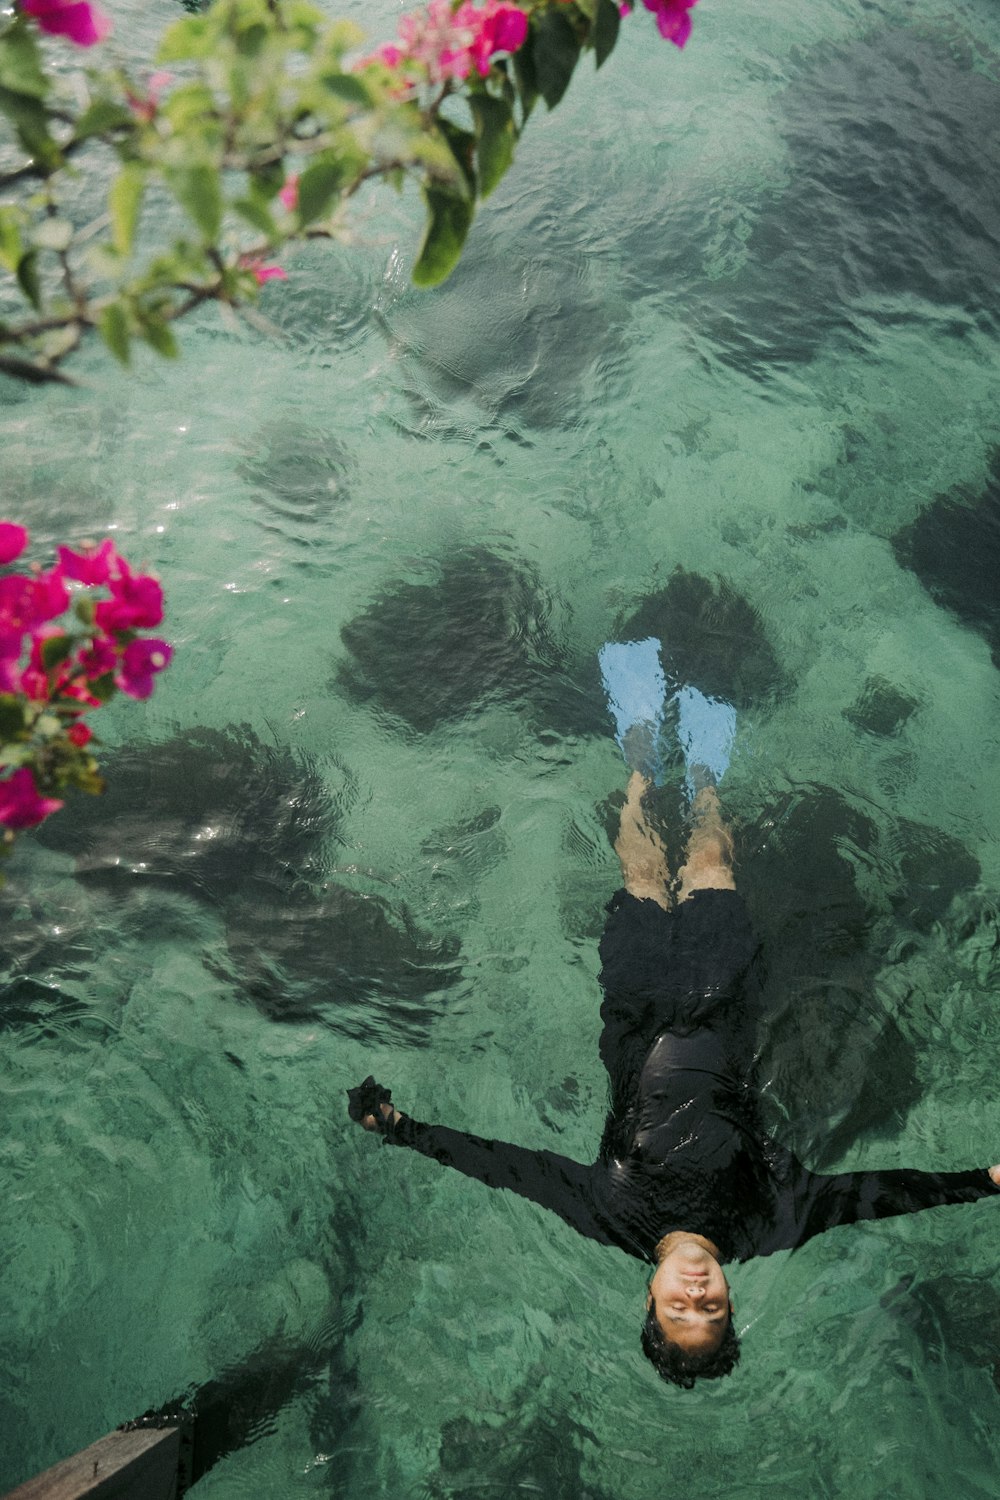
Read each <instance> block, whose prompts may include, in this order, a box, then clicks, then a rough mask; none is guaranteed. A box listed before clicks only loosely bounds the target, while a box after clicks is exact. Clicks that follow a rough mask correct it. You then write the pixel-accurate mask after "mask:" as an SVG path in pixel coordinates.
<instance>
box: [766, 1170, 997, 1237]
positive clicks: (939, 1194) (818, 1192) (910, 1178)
mask: <svg viewBox="0 0 1000 1500" xmlns="http://www.w3.org/2000/svg"><path fill="white" fill-rule="evenodd" d="M796 1165H797V1166H798V1173H796V1174H795V1177H794V1178H793V1182H792V1183H791V1184H790V1186H791V1187H792V1193H793V1200H794V1221H795V1233H794V1243H795V1244H798V1245H802V1244H805V1242H806V1240H811V1239H812V1238H813V1236H814V1235H817V1234H822V1233H823V1232H824V1231H825V1230H827V1229H834V1228H836V1227H837V1225H838V1224H856V1223H858V1222H859V1221H860V1220H863V1219H889V1218H893V1217H894V1216H896V1215H899V1214H912V1213H919V1211H920V1210H921V1209H924V1208H938V1207H940V1206H941V1205H943V1204H946V1203H975V1202H976V1201H977V1200H978V1199H980V1198H992V1197H996V1196H997V1195H998V1194H1000V1189H998V1188H997V1187H995V1186H994V1184H993V1181H992V1179H991V1178H990V1174H989V1172H988V1171H987V1169H986V1168H985V1167H976V1168H973V1169H972V1170H971V1171H967V1172H916V1171H910V1170H908V1169H905V1168H903V1169H899V1170H895V1171H889V1172H843V1173H840V1174H838V1175H836V1176H831V1177H826V1176H823V1175H821V1174H819V1173H816V1172H810V1171H808V1170H807V1169H806V1168H805V1167H803V1166H801V1165H800V1164H798V1163H797V1164H796Z"/></svg>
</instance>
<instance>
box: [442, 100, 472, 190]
mask: <svg viewBox="0 0 1000 1500" xmlns="http://www.w3.org/2000/svg"><path fill="white" fill-rule="evenodd" d="M437 123H438V129H439V130H440V132H441V134H442V135H443V136H444V138H445V140H446V141H447V142H448V150H449V151H450V152H451V154H452V156H453V157H454V158H455V161H456V162H457V164H458V169H459V171H460V172H461V174H462V176H463V177H464V179H465V182H466V185H467V187H468V189H469V192H470V194H475V191H476V167H475V149H476V138H475V136H474V135H473V134H472V131H471V130H463V129H462V128H461V126H459V125H453V124H452V122H451V121H450V120H445V119H441V118H439V119H438V122H437Z"/></svg>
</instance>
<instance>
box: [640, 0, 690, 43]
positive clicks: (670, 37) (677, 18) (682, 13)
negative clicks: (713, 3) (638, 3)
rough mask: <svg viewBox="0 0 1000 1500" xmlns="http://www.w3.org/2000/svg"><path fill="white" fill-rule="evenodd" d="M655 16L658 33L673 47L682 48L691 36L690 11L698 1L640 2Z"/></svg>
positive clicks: (651, 0)
mask: <svg viewBox="0 0 1000 1500" xmlns="http://www.w3.org/2000/svg"><path fill="white" fill-rule="evenodd" d="M642 3H643V5H645V7H646V9H647V10H651V11H652V12H653V14H654V15H655V16H656V25H657V29H658V30H659V33H660V35H661V36H662V37H664V38H665V39H666V41H668V42H673V44H674V46H675V47H683V46H684V43H685V42H686V41H687V39H688V37H689V36H690V35H691V16H690V11H691V9H692V8H693V7H694V6H695V5H697V3H698V0H642Z"/></svg>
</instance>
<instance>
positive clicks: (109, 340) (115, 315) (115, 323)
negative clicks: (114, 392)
mask: <svg viewBox="0 0 1000 1500" xmlns="http://www.w3.org/2000/svg"><path fill="white" fill-rule="evenodd" d="M97 327H98V331H99V333H100V335H101V338H102V339H103V340H104V342H105V343H106V344H107V346H108V348H109V349H110V350H111V353H112V354H113V355H114V357H115V359H117V360H119V361H120V362H121V363H122V364H123V365H127V364H128V362H129V360H130V359H131V357H132V351H131V349H130V347H129V334H130V330H129V320H128V313H127V312H126V311H125V308H124V307H123V306H122V304H121V303H120V302H109V303H108V305H107V307H106V308H105V309H104V311H103V312H102V313H101V316H100V320H99V322H98V325H97ZM95 696H97V695H96V694H95Z"/></svg>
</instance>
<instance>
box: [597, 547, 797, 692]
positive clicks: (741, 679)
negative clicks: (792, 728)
mask: <svg viewBox="0 0 1000 1500" xmlns="http://www.w3.org/2000/svg"><path fill="white" fill-rule="evenodd" d="M651 635H652V636H656V637H657V638H658V639H659V640H660V641H661V642H662V651H661V660H662V662H663V670H664V672H665V674H666V676H667V679H668V681H670V680H672V681H674V682H678V683H687V684H690V685H691V686H692V687H696V688H699V689H700V690H701V691H702V692H703V693H707V694H708V695H709V697H713V698H724V699H725V700H726V701H727V702H728V703H732V704H733V706H734V707H735V708H744V709H746V708H760V707H761V706H762V705H763V704H765V703H766V702H767V701H768V700H772V699H774V698H776V697H778V696H780V694H781V693H782V692H783V690H784V681H783V676H782V672H781V668H780V666H779V664H778V659H777V657H776V656H775V654H774V651H773V649H772V647H771V644H770V642H769V641H768V639H767V636H766V634H765V631H764V624H763V621H762V620H761V617H760V615H759V613H758V612H757V610H756V609H754V607H753V605H751V604H750V603H749V602H748V601H747V600H746V599H744V598H743V596H742V594H738V593H737V592H736V590H735V589H734V588H733V586H732V584H730V583H728V582H727V581H726V580H725V579H724V578H717V579H716V580H715V582H714V583H713V582H712V581H711V580H710V579H708V578H704V577H702V575H701V574H700V573H688V572H686V571H685V570H684V569H683V568H675V569H674V571H673V573H672V574H671V575H670V579H669V581H668V583H667V586H666V588H664V589H660V590H659V591H658V592H657V593H655V594H650V595H649V596H648V597H647V598H646V599H644V600H643V602H642V603H641V604H640V605H639V607H638V609H636V610H635V612H634V613H633V614H631V615H630V616H629V617H628V619H627V620H625V621H624V622H620V623H619V624H618V625H617V627H616V630H615V637H614V638H615V639H616V640H623V641H636V640H645V638H646V637H647V636H651Z"/></svg>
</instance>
